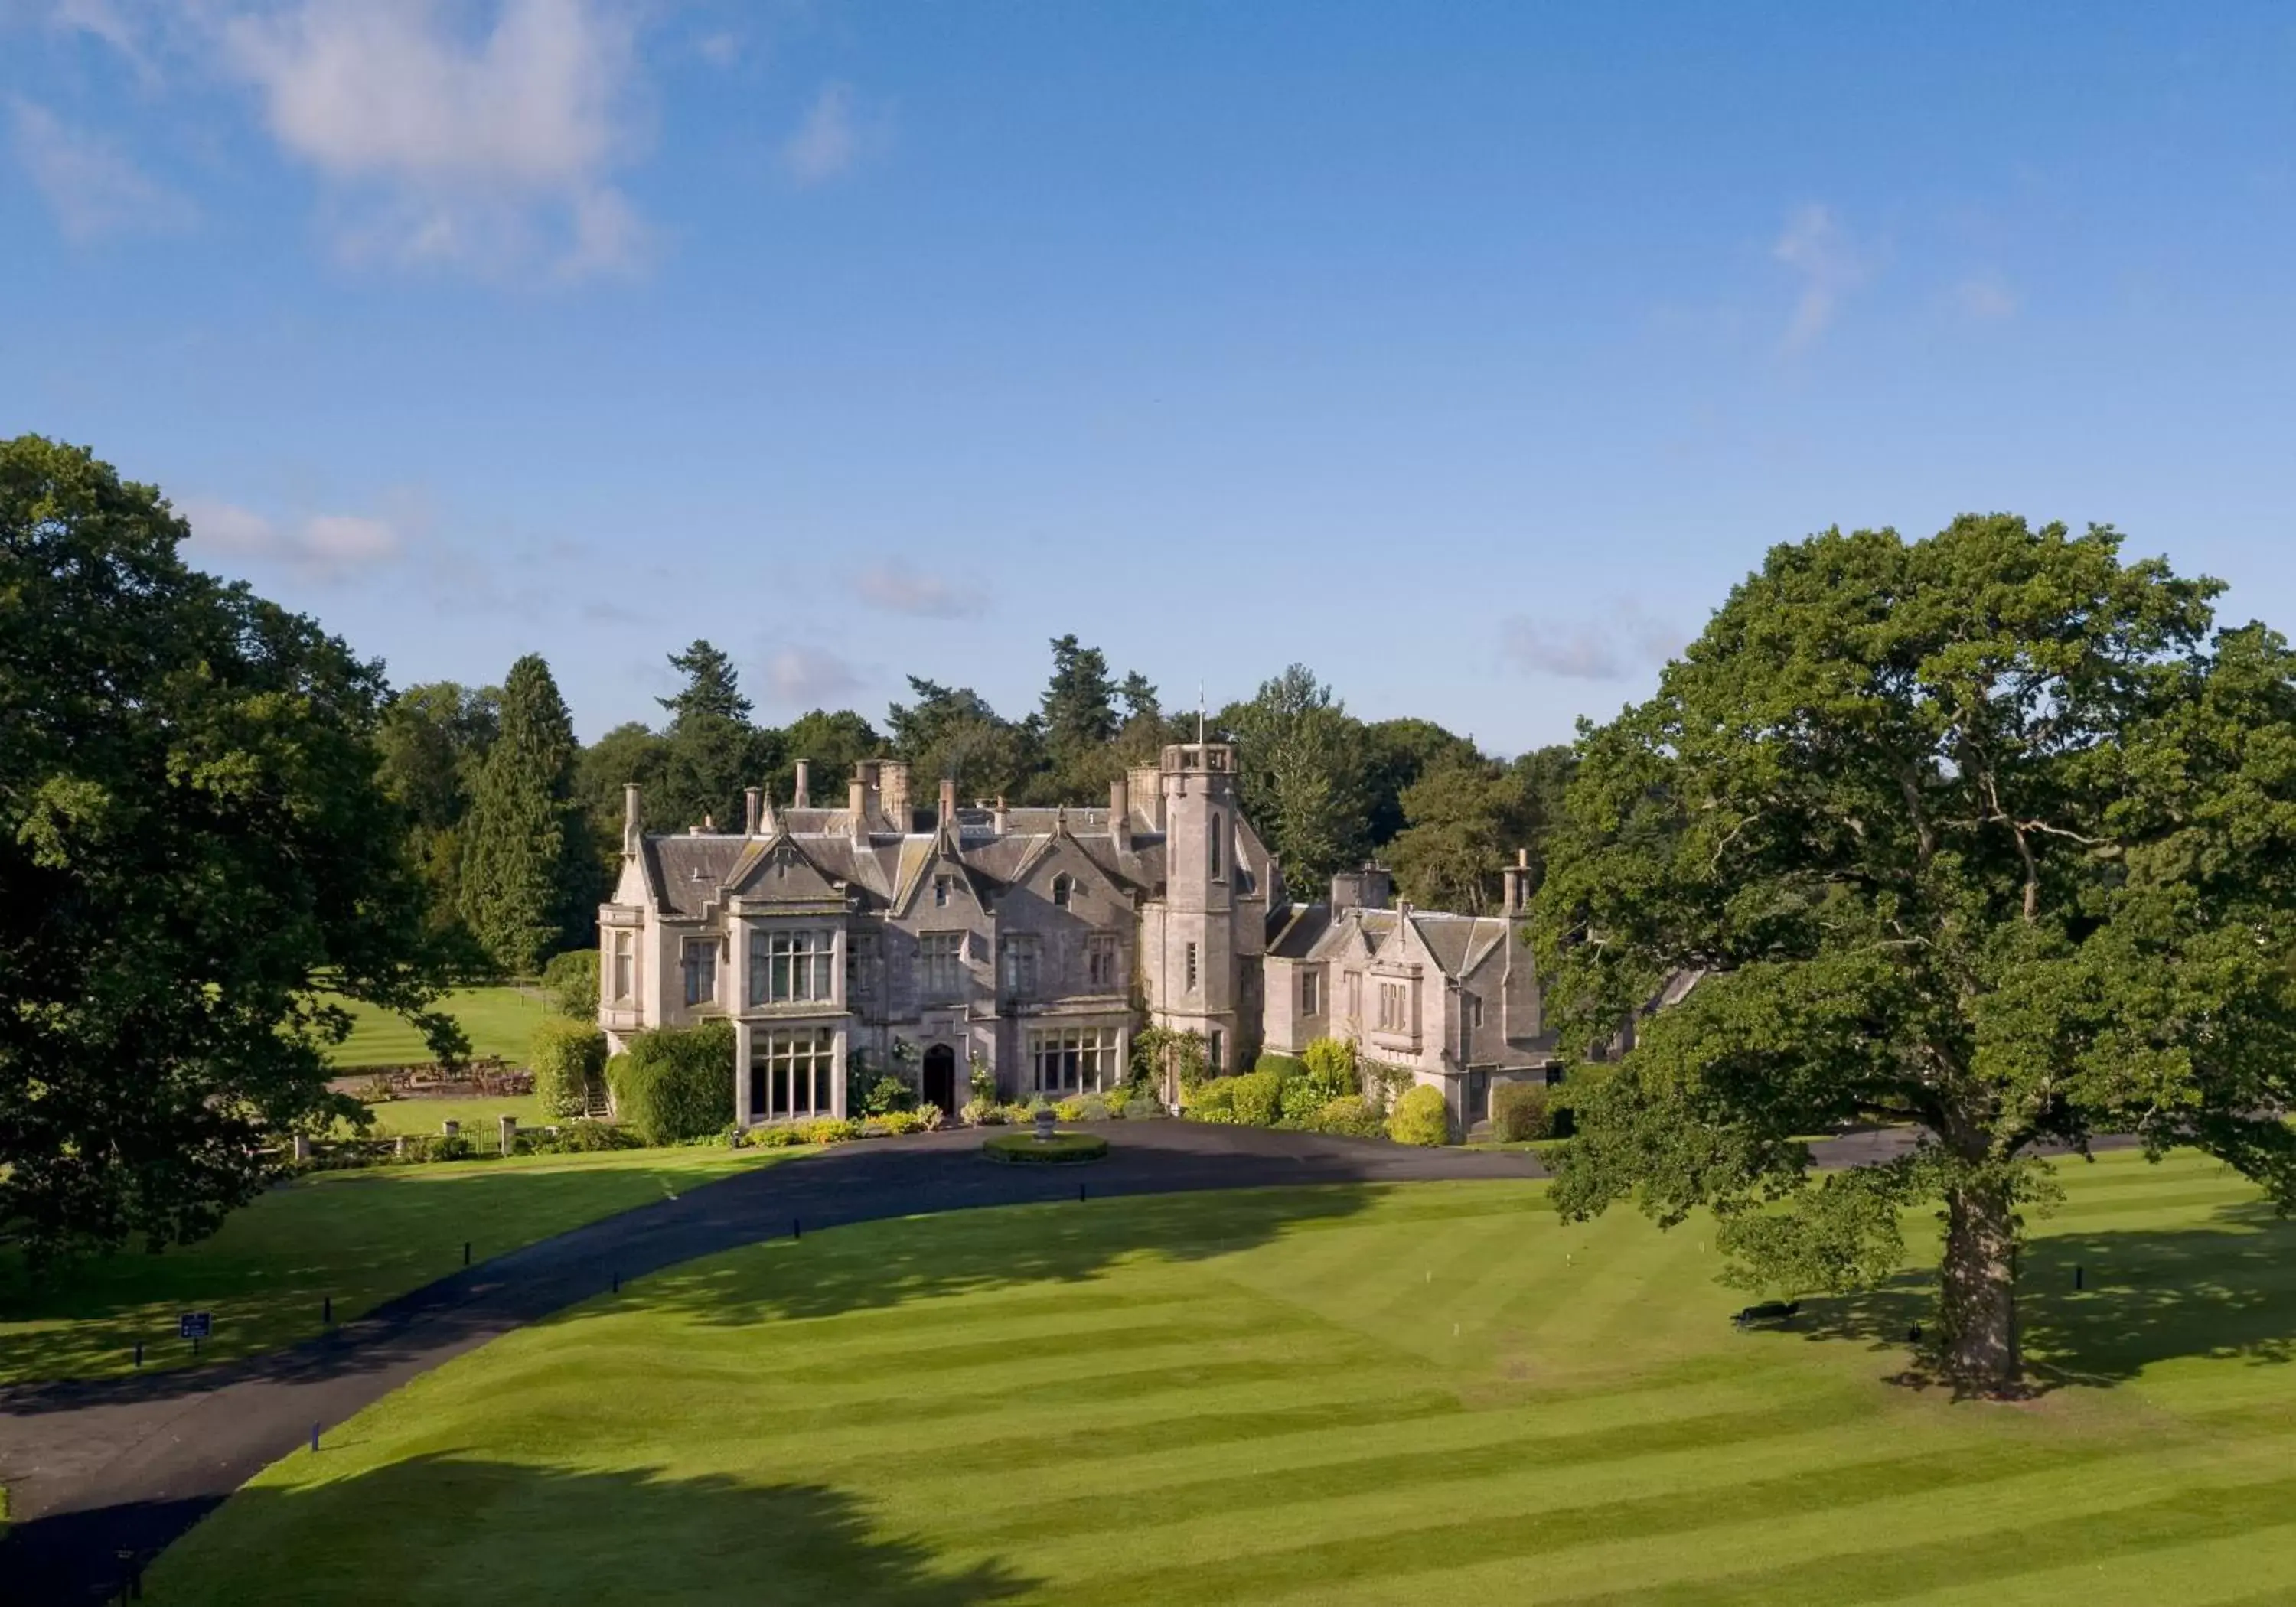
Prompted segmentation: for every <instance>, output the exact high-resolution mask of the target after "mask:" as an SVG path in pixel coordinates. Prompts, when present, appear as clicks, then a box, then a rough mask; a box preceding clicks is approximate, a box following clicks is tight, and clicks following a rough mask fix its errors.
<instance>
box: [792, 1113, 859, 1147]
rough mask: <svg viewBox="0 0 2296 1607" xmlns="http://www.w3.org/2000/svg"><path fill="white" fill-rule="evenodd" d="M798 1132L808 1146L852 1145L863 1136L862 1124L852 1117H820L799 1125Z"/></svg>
mask: <svg viewBox="0 0 2296 1607" xmlns="http://www.w3.org/2000/svg"><path fill="white" fill-rule="evenodd" d="M797 1130H798V1132H799V1134H800V1135H802V1136H803V1137H804V1139H805V1142H806V1143H808V1144H850V1143H852V1142H853V1140H855V1139H857V1138H858V1137H860V1136H861V1124H860V1123H859V1122H857V1121H855V1120H853V1119H851V1118H850V1117H845V1118H839V1117H835V1116H823V1117H818V1118H816V1119H814V1120H812V1121H801V1122H799V1123H798V1125H797Z"/></svg>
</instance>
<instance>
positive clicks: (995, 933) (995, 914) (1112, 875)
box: [598, 742, 1282, 1126]
mask: <svg viewBox="0 0 2296 1607" xmlns="http://www.w3.org/2000/svg"><path fill="white" fill-rule="evenodd" d="M808 793H809V778H808V775H807V772H806V767H804V766H799V779H798V793H797V796H796V798H795V799H792V800H791V804H790V806H789V807H788V808H786V809H780V808H775V804H774V802H773V800H771V799H768V798H767V797H766V796H765V795H764V794H763V793H762V792H760V791H755V790H753V791H751V792H750V798H749V809H748V814H749V818H748V819H747V820H746V821H745V822H744V823H743V829H742V831H741V832H713V831H706V830H701V829H695V830H692V831H689V832H684V833H680V834H668V835H653V834H644V833H641V832H640V831H639V830H638V826H637V824H636V823H637V802H638V799H637V791H636V789H635V788H632V789H630V790H629V791H628V794H627V809H626V813H625V824H624V827H623V840H622V872H621V876H620V879H619V883H618V885H617V886H616V888H615V891H614V897H613V899H612V901H611V902H610V903H608V904H606V905H604V906H601V908H600V910H599V916H598V919H599V940H600V947H601V955H600V966H599V1024H600V1025H601V1026H602V1027H603V1028H604V1029H605V1031H606V1033H607V1037H608V1039H609V1042H610V1045H611V1047H613V1048H614V1049H616V1050H619V1049H620V1048H621V1047H622V1046H623V1045H624V1044H625V1043H626V1042H627V1039H628V1037H629V1036H630V1035H631V1034H632V1033H634V1032H637V1031H641V1030H644V1029H649V1028H653V1027H661V1026H678V1025H685V1024H690V1023H692V1022H694V1021H701V1020H703V1019H705V1018H708V1017H711V1016H725V1017H728V1018H730V1019H731V1020H732V1021H733V1023H734V1037H735V1045H736V1048H735V1054H736V1063H737V1066H738V1068H739V1072H738V1075H737V1077H736V1085H737V1086H736V1094H735V1109H734V1112H733V1115H734V1119H735V1121H737V1122H738V1123H740V1124H742V1125H744V1126H747V1125H750V1124H752V1123H756V1122H761V1121H774V1120H783V1119H798V1118H803V1117H808V1116H813V1115H832V1116H841V1115H844V1114H845V1113H846V1102H847V1070H848V1068H849V1065H851V1064H853V1063H855V1062H856V1061H857V1060H859V1059H863V1058H865V1059H866V1060H867V1061H868V1062H871V1063H873V1064H875V1065H878V1066H884V1065H889V1064H890V1065H898V1066H901V1067H902V1068H903V1069H904V1070H910V1072H911V1074H912V1075H914V1077H916V1078H917V1079H918V1081H919V1083H920V1086H921V1089H922V1095H923V1097H924V1098H925V1099H926V1100H927V1101H928V1102H930V1103H934V1104H937V1105H939V1107H940V1108H941V1109H942V1110H944V1111H954V1110H955V1109H956V1108H957V1107H958V1106H959V1105H961V1104H963V1103H964V1100H965V1099H966V1097H967V1095H968V1079H969V1072H970V1068H971V1066H972V1064H973V1063H974V1062H979V1063H980V1064H982V1065H984V1066H986V1067H987V1068H988V1070H990V1071H991V1072H992V1073H993V1075H994V1076H995V1078H996V1084H997V1087H998V1091H999V1094H1000V1095H1001V1096H1002V1097H1005V1098H1007V1099H1019V1098H1028V1097H1029V1096H1032V1095H1036V1094H1039V1093H1042V1094H1046V1095H1051V1096H1053V1097H1054V1098H1057V1097H1060V1096H1061V1095H1065V1094H1069V1093H1076V1092H1086V1091H1090V1090H1092V1089H1095V1088H1100V1087H1108V1086H1116V1085H1117V1084H1119V1083H1121V1082H1122V1081H1123V1080H1124V1078H1125V1068H1126V1062H1127V1058H1128V1054H1129V1053H1130V1049H1131V1037H1132V1033H1133V1031H1134V1029H1135V1028H1136V1026H1137V1025H1138V1024H1139V1023H1140V1022H1142V1021H1150V1022H1153V1023H1154V1024H1156V1025H1159V1026H1169V1027H1175V1028H1180V1029H1190V1030H1194V1031H1199V1032H1201V1033H1203V1034H1204V1036H1205V1037H1206V1039H1207V1041H1208V1042H1209V1043H1210V1044H1211V1045H1214V1046H1215V1053H1216V1054H1217V1056H1218V1059H1219V1061H1220V1062H1221V1063H1222V1064H1223V1065H1225V1066H1227V1067H1228V1068H1229V1069H1233V1068H1234V1066H1235V1065H1237V1064H1248V1063H1249V1062H1250V1059H1251V1056H1253V1055H1254V1054H1257V1053H1258V1049H1259V997H1260V988H1259V965H1260V963H1261V956H1262V955H1263V953H1264V952H1265V947H1266V935H1267V930H1268V927H1269V921H1268V911H1269V908H1270V907H1271V904H1274V905H1275V906H1277V907H1281V900H1282V881H1281V876H1280V873H1279V872H1278V870H1277V867H1276V865H1275V860H1274V858H1273V857H1271V856H1270V855H1269V854H1268V852H1267V848H1266V847H1265V845H1263V844H1262V843H1261V842H1260V840H1259V836H1258V834H1257V833H1255V832H1253V831H1252V829H1251V824H1249V823H1248V822H1246V821H1245V820H1244V819H1243V818H1242V816H1240V815H1239V814H1238V813H1237V811H1236V808H1235V807H1234V753H1233V751H1232V750H1230V749H1229V748H1228V747H1227V746H1226V745H1225V744H1223V743H1218V742H1195V743H1182V744H1175V745H1174V746H1171V747H1169V748H1167V749H1165V750H1164V752H1163V755H1162V759H1161V762H1160V764H1159V765H1158V766H1157V767H1154V768H1153V769H1149V770H1141V771H1135V772H1133V773H1132V775H1130V776H1128V778H1127V779H1125V780H1123V781H1119V782H1118V783H1115V784H1114V785H1113V786H1112V787H1111V789H1110V796H1109V800H1108V803H1107V805H1106V807H1105V808H1054V809H1035V808H1031V809H1018V808H1014V809H1008V808H1005V807H1004V806H1003V804H1002V802H1001V801H1000V802H998V803H996V804H995V805H993V806H992V805H988V804H981V805H977V806H974V807H971V808H965V807H960V806H959V805H958V803H957V801H956V798H955V787H954V784H953V783H947V782H943V783H941V785H940V791H939V800H938V804H937V806H936V807H935V808H931V809H930V810H920V809H917V808H914V807H913V806H912V803H911V799H910V794H909V776H908V771H907V767H906V766H905V765H902V764H899V763H897V762H895V761H891V760H878V761H873V762H868V763H864V764H862V765H860V766H858V767H856V771H855V774H854V776H853V778H852V780H851V781H850V783H849V784H848V786H847V791H846V797H845V799H844V800H843V803H842V805H841V807H828V808H824V807H818V806H816V805H815V803H814V802H813V800H812V799H811V798H810V797H809V795H808ZM912 1068H913V1069H912Z"/></svg>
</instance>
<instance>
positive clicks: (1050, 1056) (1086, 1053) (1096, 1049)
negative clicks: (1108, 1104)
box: [1024, 1026, 1124, 1095]
mask: <svg viewBox="0 0 2296 1607" xmlns="http://www.w3.org/2000/svg"><path fill="white" fill-rule="evenodd" d="M1024 1053H1025V1054H1027V1056H1028V1062H1029V1092H1030V1093H1032V1094H1047V1095H1054V1094H1103V1093H1106V1092H1107V1091H1108V1090H1110V1089H1111V1088H1116V1087H1120V1086H1122V1085H1123V1081H1124V1076H1123V1072H1124V1029H1122V1028H1120V1027H1092V1026H1075V1027H1070V1026H1062V1027H1041V1028H1036V1029H1031V1030H1030V1032H1029V1037H1028V1042H1027V1045H1026V1046H1025V1049H1024ZM1048 1068H1049V1070H1050V1073H1051V1075H1050V1078H1049V1079H1048V1078H1047V1075H1046V1073H1047V1070H1048Z"/></svg>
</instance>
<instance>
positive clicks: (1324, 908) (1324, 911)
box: [1267, 904, 1332, 960]
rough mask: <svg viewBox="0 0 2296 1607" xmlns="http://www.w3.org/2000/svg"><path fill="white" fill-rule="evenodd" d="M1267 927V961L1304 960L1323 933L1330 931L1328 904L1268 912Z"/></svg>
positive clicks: (1289, 906) (1301, 905)
mask: <svg viewBox="0 0 2296 1607" xmlns="http://www.w3.org/2000/svg"><path fill="white" fill-rule="evenodd" d="M1267 923H1268V926H1269V929H1270V930H1269V931H1268V935H1267V954H1268V957H1269V958H1271V959H1276V960H1304V959H1306V958H1307V957H1308V953H1309V951H1311V950H1312V949H1313V948H1314V947H1316V944H1317V943H1318V942H1319V941H1321V940H1322V939H1323V936H1324V933H1325V932H1327V931H1331V929H1332V906H1330V905H1328V904H1292V905H1287V906H1284V907H1283V909H1281V910H1276V911H1272V912H1270V914H1269V915H1268V918H1267Z"/></svg>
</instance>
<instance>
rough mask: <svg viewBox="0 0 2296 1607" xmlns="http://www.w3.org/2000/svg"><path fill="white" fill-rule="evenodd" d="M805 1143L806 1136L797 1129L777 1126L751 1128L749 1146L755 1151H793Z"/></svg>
mask: <svg viewBox="0 0 2296 1607" xmlns="http://www.w3.org/2000/svg"><path fill="white" fill-rule="evenodd" d="M804 1142H805V1135H804V1134H802V1133H800V1132H799V1131H798V1130H797V1129H796V1128H795V1127H787V1126H780V1125H776V1126H774V1127H751V1128H750V1137H749V1144H750V1148H751V1149H753V1150H792V1149H795V1148H796V1147H797V1146H798V1145H799V1144H803V1143H804Z"/></svg>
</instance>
